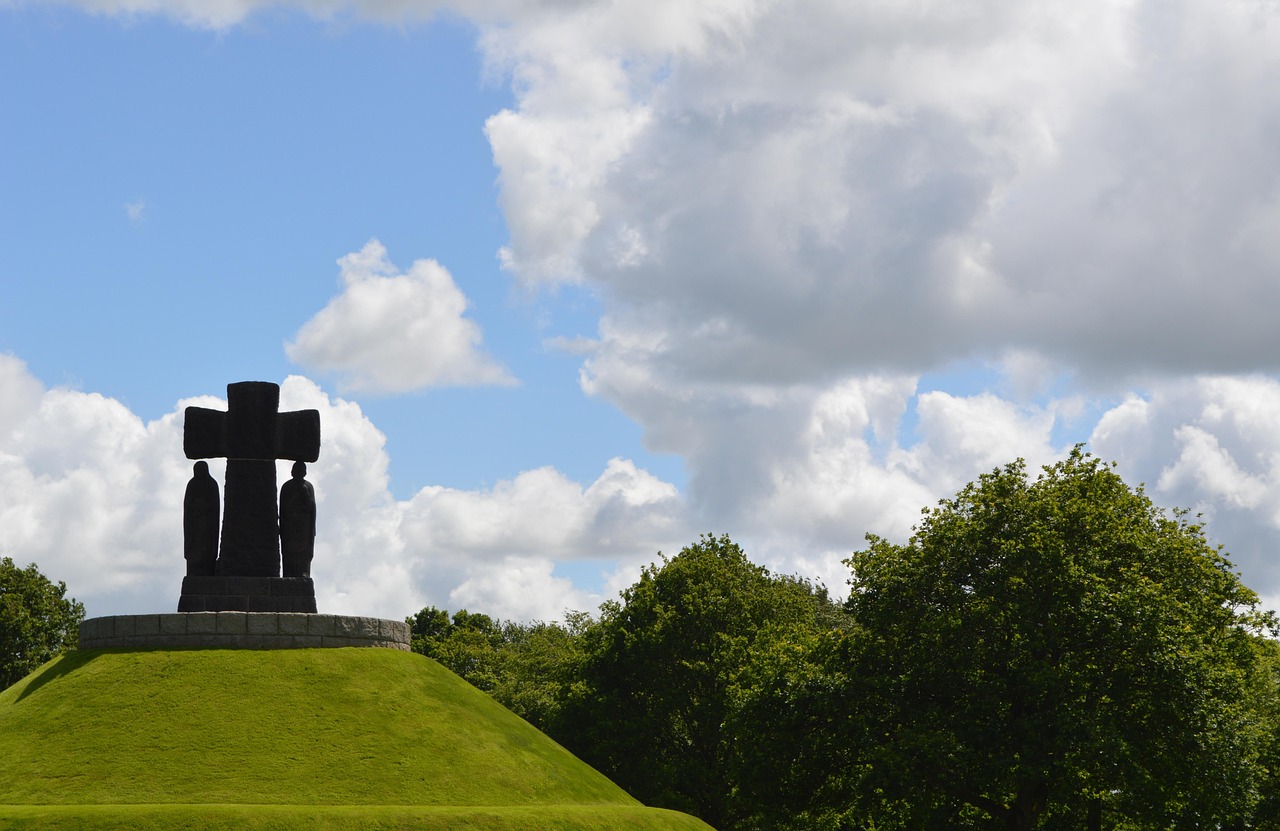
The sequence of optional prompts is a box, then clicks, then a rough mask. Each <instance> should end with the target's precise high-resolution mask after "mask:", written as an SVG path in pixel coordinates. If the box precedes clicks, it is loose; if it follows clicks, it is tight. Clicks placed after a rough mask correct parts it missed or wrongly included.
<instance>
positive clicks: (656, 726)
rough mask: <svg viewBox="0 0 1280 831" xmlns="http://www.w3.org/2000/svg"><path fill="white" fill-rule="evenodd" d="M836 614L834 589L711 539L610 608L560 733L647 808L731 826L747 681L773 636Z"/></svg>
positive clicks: (653, 572)
mask: <svg viewBox="0 0 1280 831" xmlns="http://www.w3.org/2000/svg"><path fill="white" fill-rule="evenodd" d="M831 607H832V604H831V602H830V601H829V600H828V599H827V597H826V593H825V591H824V590H821V589H815V588H814V587H813V586H811V585H810V584H808V583H807V582H805V581H802V580H798V579H795V578H791V577H779V576H775V575H773V574H771V573H770V572H769V571H768V570H767V569H765V568H762V567H760V566H757V565H755V564H753V563H751V562H750V561H749V560H748V559H747V557H746V555H745V554H744V553H743V551H742V549H741V548H739V547H738V546H737V545H736V544H734V543H733V542H732V541H731V540H730V539H729V538H728V537H726V536H721V537H714V536H710V535H706V536H703V537H702V539H701V540H700V541H699V542H698V543H696V544H694V545H691V546H688V547H686V548H685V549H683V550H682V551H681V552H680V553H679V554H677V555H676V556H675V557H672V558H670V559H667V558H665V557H664V558H663V560H662V563H661V564H653V565H650V566H648V567H647V568H645V569H644V571H643V572H642V574H641V577H640V580H639V582H637V583H636V584H635V585H633V586H631V587H630V588H629V589H627V590H626V591H624V592H623V594H622V599H621V602H609V603H606V604H604V606H602V608H601V618H600V620H599V621H598V622H597V623H596V624H594V625H592V626H589V627H587V628H586V629H585V630H584V632H583V635H582V637H583V640H584V642H583V647H582V648H583V653H582V662H581V670H580V676H579V678H578V682H579V683H577V684H576V685H575V686H573V687H572V688H571V690H570V693H571V695H570V699H569V700H568V701H567V702H566V703H565V704H564V706H563V708H562V711H561V714H560V717H559V719H558V721H557V722H556V723H555V724H554V725H553V726H552V732H551V735H552V736H553V737H554V738H556V739H558V740H560V741H561V742H563V743H564V744H566V745H567V746H568V747H569V748H570V749H571V750H573V751H574V752H576V753H577V754H578V755H579V756H581V757H582V758H583V759H584V760H586V761H587V762H589V763H590V764H592V765H594V766H595V767H596V768H598V769H599V770H601V771H603V772H604V773H605V774H607V775H609V776H610V777H612V778H613V779H614V780H615V781H616V782H618V783H619V784H621V785H622V786H623V787H624V788H626V789H627V790H629V791H630V792H631V793H632V794H634V795H635V796H636V797H638V798H639V799H640V800H641V801H643V802H645V803H646V804H650V805H656V806H660V807H668V808H676V809H679V810H684V811H688V812H691V813H694V814H696V815H697V816H699V817H701V818H702V819H704V820H706V821H707V822H709V823H710V824H711V825H713V826H715V827H718V828H729V827H731V825H732V823H733V822H734V821H735V814H734V808H733V793H734V790H735V787H734V785H733V782H732V777H731V773H730V764H731V762H730V757H731V754H732V747H731V745H732V743H733V740H734V738H735V737H734V736H733V735H732V734H731V733H729V732H728V731H727V729H726V722H727V721H728V719H729V716H730V712H731V709H732V706H733V701H734V697H735V689H736V685H737V683H738V676H739V673H740V672H741V671H742V669H743V667H744V666H746V665H747V663H748V659H749V656H750V654H751V652H752V650H753V649H755V648H756V647H757V645H758V644H761V643H763V639H765V638H767V637H769V636H770V635H769V633H774V632H780V631H783V630H785V629H786V628H787V627H792V626H800V627H803V626H809V627H815V626H818V625H819V624H818V623H817V621H818V619H819V618H820V617H821V616H822V615H823V614H834V615H839V614H840V613H839V612H838V610H833V609H832V608H831Z"/></svg>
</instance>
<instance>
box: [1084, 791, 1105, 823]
mask: <svg viewBox="0 0 1280 831" xmlns="http://www.w3.org/2000/svg"><path fill="white" fill-rule="evenodd" d="M1085 828H1086V829H1087V831H1102V800H1101V799H1093V800H1090V801H1089V817H1088V819H1087V820H1085Z"/></svg>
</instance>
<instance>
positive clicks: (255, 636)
mask: <svg viewBox="0 0 1280 831" xmlns="http://www.w3.org/2000/svg"><path fill="white" fill-rule="evenodd" d="M409 639H410V632H409V624H407V623H405V622H404V621H403V620H382V619H380V618H373V617H350V616H347V615H316V614H299V613H296V612H178V613H176V614H172V613H171V614H164V615H114V616H112V617H95V618H89V619H88V620H86V621H84V622H82V623H81V624H80V648H81V649H319V648H329V647H347V646H365V647H370V646H371V647H381V648H384V649H399V650H402V651H405V652H407V651H409V643H410V640H409Z"/></svg>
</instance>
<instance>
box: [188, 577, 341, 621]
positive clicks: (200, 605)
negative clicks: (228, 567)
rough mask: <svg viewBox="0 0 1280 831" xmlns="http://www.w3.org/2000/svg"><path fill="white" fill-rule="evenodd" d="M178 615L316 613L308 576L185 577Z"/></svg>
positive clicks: (314, 588)
mask: <svg viewBox="0 0 1280 831" xmlns="http://www.w3.org/2000/svg"><path fill="white" fill-rule="evenodd" d="M178 611H179V612H313V613H314V612H315V611H316V587H315V584H314V583H312V582H311V578H310V577H184V578H182V597H181V598H179V600H178Z"/></svg>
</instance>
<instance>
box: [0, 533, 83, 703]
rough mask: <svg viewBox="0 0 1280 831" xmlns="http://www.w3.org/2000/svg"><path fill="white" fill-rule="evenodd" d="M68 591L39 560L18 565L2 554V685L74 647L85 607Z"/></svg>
mask: <svg viewBox="0 0 1280 831" xmlns="http://www.w3.org/2000/svg"><path fill="white" fill-rule="evenodd" d="M66 593H67V586H66V584H65V583H62V582H59V583H56V584H55V583H53V582H52V581H50V580H49V579H48V578H47V577H45V576H44V575H43V574H41V573H40V571H39V570H38V569H37V568H36V566H35V563H32V564H30V565H28V566H27V567H26V568H18V567H17V566H16V565H14V562H13V560H12V559H10V558H9V557H4V558H0V689H4V688H5V687H8V686H10V685H11V684H13V683H14V682H15V681H18V680H20V679H21V678H23V677H25V676H26V675H27V674H28V673H30V672H31V671H32V670H34V669H36V668H37V667H39V666H40V665H41V664H43V663H44V662H45V661H48V660H50V659H51V658H54V657H56V656H58V655H61V654H62V653H63V652H66V651H68V650H70V649H74V648H75V646H76V638H77V636H78V633H79V627H80V621H82V620H84V605H83V604H81V603H79V602H78V601H77V600H76V599H75V598H68V597H67V596H66Z"/></svg>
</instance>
